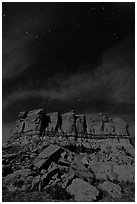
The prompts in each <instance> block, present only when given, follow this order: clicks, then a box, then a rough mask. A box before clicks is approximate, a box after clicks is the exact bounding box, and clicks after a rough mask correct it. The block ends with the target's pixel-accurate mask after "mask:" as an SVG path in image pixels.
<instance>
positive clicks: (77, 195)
mask: <svg viewBox="0 0 137 204" xmlns="http://www.w3.org/2000/svg"><path fill="white" fill-rule="evenodd" d="M67 192H68V193H70V194H71V195H74V199H75V201H79V202H91V201H95V200H97V197H98V195H99V191H98V190H97V189H96V188H95V187H94V186H92V185H90V184H89V183H87V182H85V181H83V180H82V179H79V178H76V179H74V180H73V181H72V183H71V184H70V185H69V186H68V187H67Z"/></svg>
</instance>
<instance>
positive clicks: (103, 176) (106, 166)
mask: <svg viewBox="0 0 137 204" xmlns="http://www.w3.org/2000/svg"><path fill="white" fill-rule="evenodd" d="M89 168H90V169H91V170H92V171H93V172H94V174H95V176H96V179H98V180H110V181H114V180H115V179H116V177H115V174H114V173H113V171H112V166H111V163H109V162H99V161H93V162H90V163H89Z"/></svg>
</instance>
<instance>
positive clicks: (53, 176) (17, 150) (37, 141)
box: [2, 109, 135, 201]
mask: <svg viewBox="0 0 137 204" xmlns="http://www.w3.org/2000/svg"><path fill="white" fill-rule="evenodd" d="M18 118H19V119H18V120H17V121H16V122H15V124H14V125H13V128H12V130H11V135H10V138H9V140H8V142H7V143H6V144H4V145H3V160H2V162H3V186H4V188H6V189H7V190H8V191H10V192H15V191H21V192H33V191H40V192H43V191H46V192H47V191H48V189H50V188H52V189H53V188H56V189H57V188H58V187H59V188H60V189H64V190H65V192H66V195H67V194H69V195H70V196H71V197H72V198H73V200H74V201H96V200H99V201H104V200H105V199H106V200H105V201H109V200H110V201H124V200H123V199H125V197H128V199H129V197H131V196H130V193H131V191H130V190H131V189H133V186H134V180H135V179H134V176H135V161H134V147H133V146H132V144H131V143H130V135H129V132H128V129H127V128H128V125H127V124H126V122H125V121H123V120H121V119H119V118H114V119H113V118H109V117H106V116H104V115H102V114H91V115H88V116H84V115H83V114H75V112H74V111H71V112H69V113H64V114H60V113H58V112H53V113H46V111H45V110H44V109H38V110H32V111H29V112H20V113H19V116H18ZM126 183H128V185H129V186H131V189H130V190H129V192H127V191H126V190H125V185H126ZM61 191H62V190H61ZM63 192H64V191H63ZM105 192H107V193H108V195H109V196H108V197H107V198H106V193H105ZM58 193H59V192H58ZM132 193H134V192H132ZM133 199H134V198H133V196H132V198H131V200H132V201H133Z"/></svg>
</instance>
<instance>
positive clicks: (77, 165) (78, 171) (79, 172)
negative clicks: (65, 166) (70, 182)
mask: <svg viewBox="0 0 137 204" xmlns="http://www.w3.org/2000/svg"><path fill="white" fill-rule="evenodd" d="M69 174H74V175H75V176H77V177H79V178H81V179H83V180H85V181H88V182H89V183H91V184H92V183H93V182H94V179H95V176H94V174H93V172H92V171H89V169H88V168H86V167H85V166H84V164H82V163H81V162H80V161H79V160H75V161H73V162H72V163H71V165H70V168H69Z"/></svg>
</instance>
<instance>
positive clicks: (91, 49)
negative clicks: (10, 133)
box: [2, 2, 135, 138]
mask: <svg viewBox="0 0 137 204" xmlns="http://www.w3.org/2000/svg"><path fill="white" fill-rule="evenodd" d="M134 46H135V3H134V2H131V3H129V2H123V3H121V2H117V3H116V2H109V3H106V2H105V3H103V2H102V3H101V2H96V3H95V2H86V3H84V2H77V3H74V2H73V3H72V2H69V3H67V2H66V3H65V2H60V3H59V2H57V3H55V2H43V3H42V2H41V3H38V2H37V3H35V2H33V3H32V2H31V3H29V2H27V3H19V2H11V3H9V2H4V3H2V63H3V65H2V66H3V67H2V80H3V84H2V89H3V93H2V94H3V104H2V108H3V132H4V133H3V135H4V136H3V137H4V138H6V137H7V136H5V135H6V134H7V132H6V131H7V130H8V129H9V124H10V123H12V122H13V121H15V120H17V115H18V112H19V111H23V110H31V109H35V108H45V110H46V111H47V112H50V111H59V112H61V113H62V112H66V111H70V110H72V109H74V110H76V112H82V113H91V112H103V113H106V114H108V115H113V116H114V115H116V116H119V115H120V116H121V117H122V118H124V119H125V120H126V121H127V122H128V123H131V125H133V124H134V105H135V93H134V91H135V76H134V74H135V67H134V63H135V62H134V61H135V48H134Z"/></svg>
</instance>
